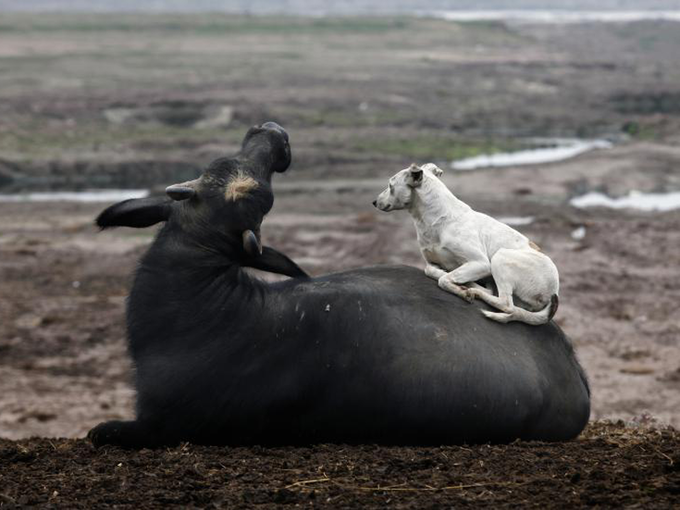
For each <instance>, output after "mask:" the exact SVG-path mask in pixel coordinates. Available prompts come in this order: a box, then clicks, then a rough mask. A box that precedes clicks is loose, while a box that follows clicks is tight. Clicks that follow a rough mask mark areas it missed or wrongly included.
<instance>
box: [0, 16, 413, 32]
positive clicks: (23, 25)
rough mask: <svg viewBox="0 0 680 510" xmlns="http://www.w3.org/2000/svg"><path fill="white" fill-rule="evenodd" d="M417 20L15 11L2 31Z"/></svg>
mask: <svg viewBox="0 0 680 510" xmlns="http://www.w3.org/2000/svg"><path fill="white" fill-rule="evenodd" d="M413 21H414V20H412V19H409V18H406V17H388V18H377V17H333V18H304V17H288V16H280V17H270V16H243V15H228V14H209V15H206V14H189V15H144V14H141V15H126V14H114V15H112V14H79V15H78V14H76V15H74V14H68V15H65V14H54V15H51V16H36V15H25V14H24V15H21V14H15V15H10V16H7V17H5V16H3V18H2V20H0V33H2V32H26V31H34V32H104V31H105V32H112V31H113V32H138V31H140V30H144V31H149V30H151V31H154V32H172V33H177V32H190V33H194V34H201V33H204V34H215V33H218V34H219V33H257V34H263V33H264V34H289V33H290V34H298V33H382V32H389V31H401V30H407V29H409V28H410V27H411V25H412V23H413Z"/></svg>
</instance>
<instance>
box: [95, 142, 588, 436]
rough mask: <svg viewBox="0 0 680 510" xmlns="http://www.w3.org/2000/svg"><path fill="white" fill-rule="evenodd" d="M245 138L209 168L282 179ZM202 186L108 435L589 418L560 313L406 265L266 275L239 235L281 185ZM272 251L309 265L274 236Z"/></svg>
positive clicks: (312, 431) (149, 301) (148, 308)
mask: <svg viewBox="0 0 680 510" xmlns="http://www.w3.org/2000/svg"><path fill="white" fill-rule="evenodd" d="M259 129H262V128H259ZM264 133H265V134H267V136H271V135H272V133H274V134H275V133H278V131H276V130H271V129H270V130H267V129H265V130H264ZM261 134H262V132H259V133H255V134H254V135H251V142H252V139H257V136H260V135H261ZM275 141H276V140H275ZM244 143H245V142H244ZM277 143H278V142H277ZM263 145H265V146H266V148H265V149H263V150H265V151H266V150H269V151H270V152H271V151H273V152H275V153H276V154H279V155H281V154H283V155H284V156H285V152H286V151H284V150H283V149H282V148H281V146H278V145H276V144H273V143H271V142H267V143H265V144H263ZM247 149H248V151H246V152H247V153H248V158H245V159H243V160H239V156H237V157H236V158H233V159H232V160H230V161H229V162H223V163H224V164H223V165H222V166H226V167H228V168H230V170H228V171H226V173H224V174H221V173H219V172H216V171H215V172H213V170H214V169H213V170H211V169H210V168H209V169H208V170H207V171H206V174H204V176H203V177H202V179H206V175H207V180H208V181H214V180H219V181H220V182H221V184H220V186H223V185H224V184H225V183H226V182H228V181H229V179H228V177H229V175H234V172H236V171H237V170H238V169H239V168H240V169H241V170H243V169H244V168H250V170H247V172H248V175H252V176H254V177H255V178H256V179H258V181H261V182H263V183H266V184H268V183H269V178H270V177H271V172H273V171H277V169H278V168H281V162H280V161H279V160H277V158H274V157H271V155H270V156H267V154H265V153H258V152H257V151H255V150H254V149H253V147H252V146H248V147H247ZM246 160H247V161H246ZM244 161H245V163H244ZM257 165H260V166H259V167H257ZM218 166H219V165H218ZM256 167H257V168H256ZM201 186H204V183H203V184H201ZM198 189H199V192H198V193H197V196H196V197H195V198H191V199H190V200H186V201H182V202H177V203H173V204H172V212H171V214H170V216H169V218H168V220H167V223H166V224H165V226H164V227H163V228H162V229H161V231H160V232H159V234H158V236H157V238H156V240H155V241H154V243H153V245H152V246H151V247H150V249H149V251H148V252H147V253H146V255H145V256H144V257H143V258H142V261H141V264H140V267H139V269H138V271H137V274H136V277H135V281H134V285H133V288H132V291H131V294H130V298H129V300H128V308H127V320H128V335H129V347H130V354H131V356H132V358H133V361H134V365H135V367H136V389H137V416H136V418H135V420H133V421H127V422H108V423H104V424H100V425H99V426H97V427H95V428H94V429H93V430H92V431H91V432H90V437H91V439H92V441H93V442H94V444H95V445H98V446H99V445H103V444H115V445H120V446H124V447H133V448H140V447H147V446H150V447H153V446H161V445H171V444H176V443H178V442H180V441H192V442H195V443H204V444H234V445H236V444H240V445H249V444H268V445H274V444H310V443H317V442H339V443H359V442H365V443H384V444H409V445H421V444H450V443H462V442H486V441H494V442H507V441H512V440H514V439H516V438H522V439H527V440H546V441H559V440H567V439H571V438H574V437H576V436H577V435H578V434H579V433H580V432H581V430H582V429H583V427H584V426H585V424H586V423H587V421H588V417H589V412H590V394H589V389H588V385H587V381H586V378H585V375H584V373H583V370H582V369H581V367H580V366H579V364H578V362H577V360H576V358H575V356H574V352H573V349H572V347H571V344H570V342H569V341H568V339H567V338H566V337H565V335H564V334H563V332H562V331H561V329H560V328H559V327H558V326H557V325H556V324H554V323H552V322H551V323H549V324H546V325H544V326H540V327H535V326H528V325H525V324H521V323H511V324H498V323H496V322H493V321H490V320H488V319H486V318H485V317H484V316H483V315H482V314H481V313H480V308H481V307H482V306H484V305H481V304H478V303H475V304H468V303H466V302H464V301H462V300H461V299H459V298H457V297H456V296H453V295H451V294H448V293H446V292H444V291H442V290H441V289H439V288H438V287H437V283H436V282H435V281H433V280H431V279H429V278H427V277H426V276H425V275H424V273H423V271H422V270H420V269H415V268H410V267H404V266H390V267H373V268H365V269H358V270H354V271H348V272H344V273H339V274H333V275H328V276H323V277H318V278H295V279H291V280H286V281H283V282H278V283H273V284H267V283H264V282H262V281H259V280H257V279H255V278H253V277H251V276H249V275H248V274H247V273H246V272H245V271H244V270H243V268H242V266H243V265H245V264H246V263H247V259H248V256H247V255H246V254H245V252H244V250H243V248H242V246H241V245H240V243H241V233H242V231H243V230H244V229H246V228H248V229H253V230H254V231H255V229H256V228H259V225H260V223H261V219H262V217H263V216H264V214H266V212H267V211H268V210H269V209H268V208H269V207H271V204H270V201H269V200H268V198H267V197H264V195H266V194H267V193H270V192H271V190H270V188H268V187H266V186H264V185H262V188H261V189H260V191H259V192H260V193H263V194H264V195H262V196H260V195H257V193H256V194H255V195H253V196H252V197H250V198H248V199H244V200H249V202H245V203H244V204H242V206H234V204H226V205H225V204H223V203H221V202H219V200H223V199H222V198H220V199H219V200H217V199H216V198H214V197H216V196H217V193H216V192H215V190H216V189H217V188H215V187H206V188H205V189H203V188H202V187H200V186H199V188H198ZM263 197H264V198H263ZM270 198H271V199H272V200H273V196H272V197H270ZM213 199H214V200H215V201H214V202H212V200H213ZM265 209H266V210H265ZM234 225H236V226H237V228H234ZM258 263H260V264H262V265H263V266H264V267H265V269H266V268H267V267H272V266H274V267H276V268H278V269H279V272H283V273H286V274H292V275H294V274H296V273H297V272H298V271H299V272H300V273H301V272H302V271H301V270H299V268H298V267H297V265H295V263H294V262H292V261H290V259H288V258H287V257H285V256H284V255H282V254H278V252H270V251H269V250H268V249H265V251H264V252H263V254H262V256H261V258H260V259H259V262H258V261H257V259H256V260H255V261H252V260H251V262H250V264H248V265H251V266H252V267H258Z"/></svg>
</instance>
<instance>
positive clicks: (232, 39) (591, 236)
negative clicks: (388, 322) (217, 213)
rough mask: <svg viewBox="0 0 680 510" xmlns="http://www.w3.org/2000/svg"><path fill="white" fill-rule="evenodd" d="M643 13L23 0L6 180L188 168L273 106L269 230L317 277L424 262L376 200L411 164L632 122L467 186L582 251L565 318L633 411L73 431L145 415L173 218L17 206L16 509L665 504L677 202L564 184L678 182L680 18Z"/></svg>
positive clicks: (10, 448)
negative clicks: (343, 433)
mask: <svg viewBox="0 0 680 510" xmlns="http://www.w3.org/2000/svg"><path fill="white" fill-rule="evenodd" d="M622 27H623V26H609V25H607V26H602V27H599V28H598V29H595V28H594V27H592V26H590V27H588V26H571V27H558V28H553V29H550V30H549V29H548V28H546V27H530V26H525V27H520V28H507V27H504V26H503V25H500V24H494V23H491V24H489V23H479V24H465V25H457V24H453V23H445V22H442V21H436V20H426V19H422V20H413V19H406V18H404V19H402V18H396V19H393V18H389V19H382V18H376V19H368V20H362V19H341V20H326V21H324V20H297V19H291V20H288V21H286V22H282V21H277V20H271V19H266V18H264V19H261V18H245V19H238V18H236V19H232V18H230V17H217V18H215V19H211V18H210V17H191V18H177V17H163V16H160V17H156V18H145V17H143V16H142V17H135V18H126V17H117V18H113V19H111V18H107V19H104V18H101V17H96V16H95V17H88V16H80V17H60V16H54V17H49V18H45V17H36V16H13V17H8V18H5V17H3V19H2V20H0V193H10V192H14V191H17V190H37V189H82V188H90V187H129V188H137V187H158V186H163V185H167V184H170V183H172V182H176V181H179V180H182V179H185V178H187V177H190V176H192V175H194V174H195V172H196V171H197V169H198V168H200V167H201V166H203V165H204V164H206V163H208V162H209V161H210V160H211V159H212V158H214V157H216V156H218V155H221V154H223V153H224V152H228V151H230V150H234V149H235V148H236V145H237V143H238V140H240V137H241V136H242V135H243V132H244V131H245V129H246V127H247V126H248V125H250V124H252V123H255V122H261V121H263V120H276V121H279V122H280V123H281V124H283V125H284V126H285V127H286V128H287V129H288V130H289V132H290V135H291V143H292V146H293V154H294V165H293V167H292V168H291V170H290V171H289V172H288V173H287V174H284V175H279V176H276V178H275V183H274V189H275V193H276V204H275V207H274V210H273V211H272V213H271V214H270V216H269V217H268V218H267V219H266V221H265V225H264V228H263V237H264V241H265V242H266V243H267V244H269V245H271V246H274V247H276V248H278V249H281V250H282V251H284V252H286V253H287V254H289V255H290V256H292V257H293V258H294V259H295V260H296V261H297V262H298V263H299V264H300V265H301V266H302V267H304V268H305V269H306V270H308V271H309V272H310V273H313V274H322V273H326V272H331V271H339V270H342V269H346V268H351V267H358V266H364V265H370V264H382V263H405V264H411V265H420V264H422V262H421V259H420V255H419V253H418V250H417V245H416V241H415V236H414V230H413V226H412V224H411V222H410V220H409V218H408V215H407V214H406V213H393V214H385V213H378V212H377V211H376V210H375V209H374V208H373V207H372V206H371V201H372V200H373V199H374V198H375V195H376V194H377V193H378V192H379V191H380V190H381V189H382V188H383V187H384V185H385V182H386V179H387V178H388V177H389V176H390V175H392V174H393V173H394V172H396V171H397V170H399V169H401V168H403V167H404V166H406V165H407V164H408V163H410V162H411V161H412V160H416V161H419V162H425V161H437V162H440V163H441V164H442V165H444V166H446V163H447V162H448V161H450V160H452V159H455V158H459V157H463V156H466V155H475V154H478V153H480V152H486V151H491V152H493V151H497V150H501V149H504V148H513V147H518V146H520V145H522V144H523V143H525V142H524V138H525V137H527V136H548V135H565V136H587V137H608V138H609V139H612V140H613V141H615V142H616V146H615V148H613V149H610V150H602V151H596V152H592V153H589V154H587V155H584V156H581V157H578V158H575V159H573V160H569V161H566V162H562V163H557V164H551V165H540V166H536V167H516V168H507V169H502V170H493V169H491V170H480V171H473V172H453V171H451V172H447V174H446V176H445V180H446V182H447V184H448V185H449V186H450V188H451V189H452V190H453V191H454V192H455V193H456V194H458V195H459V196H460V197H461V198H463V199H464V200H465V201H467V202H468V203H470V204H471V205H472V206H473V207H475V208H476V209H478V210H481V211H484V212H487V213H489V214H492V215H494V216H497V217H529V216H531V217H533V221H532V222H531V223H530V224H527V225H523V226H519V227H517V228H518V229H519V230H521V231H522V232H523V233H525V234H526V235H527V236H529V237H530V238H531V239H532V240H533V241H535V242H536V243H537V244H539V245H540V246H541V247H542V248H543V250H544V251H545V252H547V253H548V254H549V255H550V256H551V257H552V258H553V259H554V260H555V262H556V264H557V266H558V268H559V270H560V275H561V291H560V309H559V311H558V313H557V316H556V320H557V321H558V323H560V325H561V326H562V327H563V328H564V330H565V331H566V332H567V334H568V335H569V336H570V337H571V338H572V340H573V342H574V344H575V346H576V349H577V353H578V356H579V358H580V360H581V362H582V363H583V365H584V366H585V368H586V371H587V373H588V375H589V377H590V380H591V384H592V389H593V412H592V418H593V420H601V419H613V420H617V419H621V420H623V422H625V423H626V424H627V425H628V426H627V427H624V426H623V425H616V426H611V425H605V424H602V423H600V422H597V423H594V424H592V425H591V427H590V429H589V430H588V431H587V433H586V434H585V435H584V437H582V438H581V439H579V440H578V441H575V442H573V443H570V444H566V445H541V444H528V443H517V444H513V445H510V446H508V447H498V446H492V447H489V446H479V447H470V448H467V447H466V448H448V447H447V448H441V449H412V448H401V449H391V448H376V447H372V446H366V447H344V446H319V447H318V448H310V449H273V450H264V449H261V448H252V449H210V448H199V447H194V446H184V447H181V448H176V449H169V450H162V451H156V452H151V451H142V452H139V453H126V452H122V451H118V450H115V449H114V450H103V451H100V452H94V451H93V450H91V449H90V447H89V445H88V444H86V442H84V441H82V440H74V439H73V438H81V437H83V435H84V434H85V433H86V432H87V430H89V428H91V427H92V426H93V425H95V424H97V423H98V422H100V421H103V420H109V419H118V418H123V419H126V418H130V417H131V416H132V408H133V400H134V393H133V390H132V388H131V385H130V381H131V374H130V370H131V367H130V362H129V360H128V358H127V356H126V353H125V338H124V316H123V308H124V300H125V296H126V294H127V291H128V286H129V283H130V275H131V272H132V271H133V270H134V267H135V263H136V260H137V259H138V257H139V256H140V254H141V253H142V252H143V250H144V249H145V247H146V246H147V245H148V243H149V242H150V241H151V239H152V236H153V233H154V232H153V229H149V230H146V231H132V230H116V231H111V232H105V233H98V232H96V229H95V228H94V226H93V224H92V221H93V218H94V217H95V216H96V215H97V213H98V212H99V211H100V210H101V209H102V208H103V207H105V206H106V205H107V204H77V203H30V204H26V203H14V204H12V203H0V437H1V438H5V439H3V440H0V506H3V507H4V506H8V507H11V506H15V505H16V506H26V505H35V504H44V505H47V504H54V505H59V506H66V507H79V506H80V507H91V506H93V505H99V506H101V505H105V504H110V505H113V504H120V505H123V506H130V507H133V506H136V505H138V503H135V502H136V501H137V499H136V498H143V500H144V501H147V502H148V501H153V504H154V505H156V506H159V507H160V506H164V505H179V506H188V505H194V506H199V507H205V506H211V505H212V506H229V507H237V506H244V507H245V506H252V505H255V504H269V505H274V504H276V503H280V504H299V505H303V504H304V505H310V506H322V505H332V506H335V507H352V506H354V507H356V506H362V507H378V506H381V507H382V506H385V505H387V504H390V505H393V506H396V507H411V508H427V507H434V506H441V505H455V506H478V505H480V504H493V505H494V506H498V507H503V506H517V505H518V504H523V505H527V506H535V507H545V506H550V505H551V504H552V505H558V506H566V505H569V506H577V505H583V506H585V505H601V506H617V507H620V506H630V507H641V508H645V507H650V506H653V507H660V508H663V507H670V506H671V502H672V499H673V498H677V494H678V491H679V490H680V488H679V487H680V480H679V477H678V471H677V469H678V465H679V464H680V457H679V456H678V452H679V450H680V448H679V441H678V436H677V432H675V431H673V430H666V429H665V428H664V427H665V426H667V425H671V426H673V427H676V428H677V427H680V353H679V352H680V351H678V342H679V340H680V316H679V315H678V313H677V308H678V307H677V303H678V302H680V277H679V276H680V275H679V270H678V267H680V252H678V246H680V211H678V210H676V211H674V212H666V213H642V212H635V211H610V210H604V209H593V210H578V209H575V208H573V207H571V206H569V205H568V200H569V199H570V198H571V197H573V196H575V195H578V194H581V193H584V192H587V191H590V190H598V191H603V192H606V193H609V194H610V195H612V196H620V195H624V194H626V193H628V192H629V191H630V190H633V189H636V190H641V191H645V192H664V191H677V190H680V171H678V168H680V149H678V148H676V142H677V141H678V140H679V139H680V136H679V135H680V129H679V128H678V126H680V124H679V123H678V118H679V117H678V116H679V115H680V106H678V105H679V104H680V103H678V98H680V89H678V88H677V83H680V74H679V73H680V66H679V65H677V64H678V63H679V62H678V57H677V55H680V53H679V52H678V51H677V41H676V39H677V37H676V35H677V32H676V31H677V28H676V27H677V26H676V25H673V24H666V23H637V24H634V25H626V26H625V29H624V28H622ZM593 46H595V47H598V48H600V51H599V52H592V51H590V50H589V48H592V47H593ZM425 78H426V79H425ZM580 227H584V228H585V231H584V232H585V236H584V237H583V238H582V239H575V238H574V237H573V236H572V233H573V232H574V231H575V230H576V229H579V228H580ZM640 425H644V426H643V427H640ZM650 425H651V426H653V427H652V428H649V426H650ZM655 427H656V428H655ZM658 427H661V428H658ZM32 436H38V437H40V438H53V437H61V438H69V439H59V440H55V439H49V440H48V439H27V438H30V437H32ZM15 441H18V442H15ZM385 487H387V488H385ZM378 488H380V489H378ZM556 494H559V498H557V499H556V497H555V495H556Z"/></svg>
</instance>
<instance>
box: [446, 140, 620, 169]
mask: <svg viewBox="0 0 680 510" xmlns="http://www.w3.org/2000/svg"><path fill="white" fill-rule="evenodd" d="M527 142H528V143H529V144H531V145H534V146H535V148H531V149H524V150H520V151H514V152H499V153H496V154H482V155H480V156H475V157H472V158H466V159H460V160H457V161H454V162H452V163H451V168H453V169H454V170H476V169H478V168H492V167H505V166H521V165H538V164H541V163H555V162H557V161H563V160H565V159H570V158H573V157H576V156H578V155H580V154H583V153H586V152H589V151H592V150H595V149H609V148H611V147H612V143H611V142H608V141H607V140H581V139H571V138H546V139H540V138H537V139H532V140H528V141H527Z"/></svg>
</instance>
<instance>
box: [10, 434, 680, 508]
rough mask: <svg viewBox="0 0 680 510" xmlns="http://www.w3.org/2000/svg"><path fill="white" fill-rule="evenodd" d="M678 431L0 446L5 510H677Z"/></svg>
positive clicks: (29, 442) (679, 481)
mask: <svg viewBox="0 0 680 510" xmlns="http://www.w3.org/2000/svg"><path fill="white" fill-rule="evenodd" d="M679 497H680V435H679V434H678V431H676V430H674V429H670V428H668V429H651V428H642V427H639V428H631V427H626V426H624V424H623V423H622V422H619V423H617V424H611V423H605V422H595V423H592V424H591V425H590V426H589V427H588V429H587V430H586V431H585V433H584V434H583V436H582V437H581V438H579V439H578V440H576V441H573V442H570V443H561V444H549V443H539V442H515V443H513V444H511V445H507V446H494V445H481V446H466V447H459V446H446V447H439V448H407V447H378V446H370V445H369V446H345V445H320V446H317V447H313V448H261V447H253V448H216V447H205V446H194V445H190V444H185V445H182V446H180V447H177V448H168V449H161V450H142V451H124V450H120V449H116V448H104V449H101V450H95V449H94V448H92V446H90V444H89V443H88V442H87V441H85V440H82V439H78V440H65V439H52V440H50V439H27V440H22V441H17V442H13V441H8V440H0V507H2V508H14V507H23V506H33V505H44V506H59V507H67V508H94V507H103V506H108V505H112V506H113V505H115V506H118V507H129V508H140V507H145V508H165V507H168V506H181V507H228V508H237V507H253V506H255V505H258V506H264V507H274V506H277V505H280V506H283V505H291V506H293V505H294V506H312V507H315V506H330V507H333V508H383V507H385V506H390V507H394V508H418V509H422V508H441V507H444V506H446V507H449V506H451V507H478V506H481V505H490V506H492V507H493V508H501V507H518V506H521V507H536V508H546V507H556V506H558V507H566V508H572V507H577V506H605V507H617V508H622V507H627V508H671V507H672V506H673V501H675V502H676V503H677V501H678V498H679Z"/></svg>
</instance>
